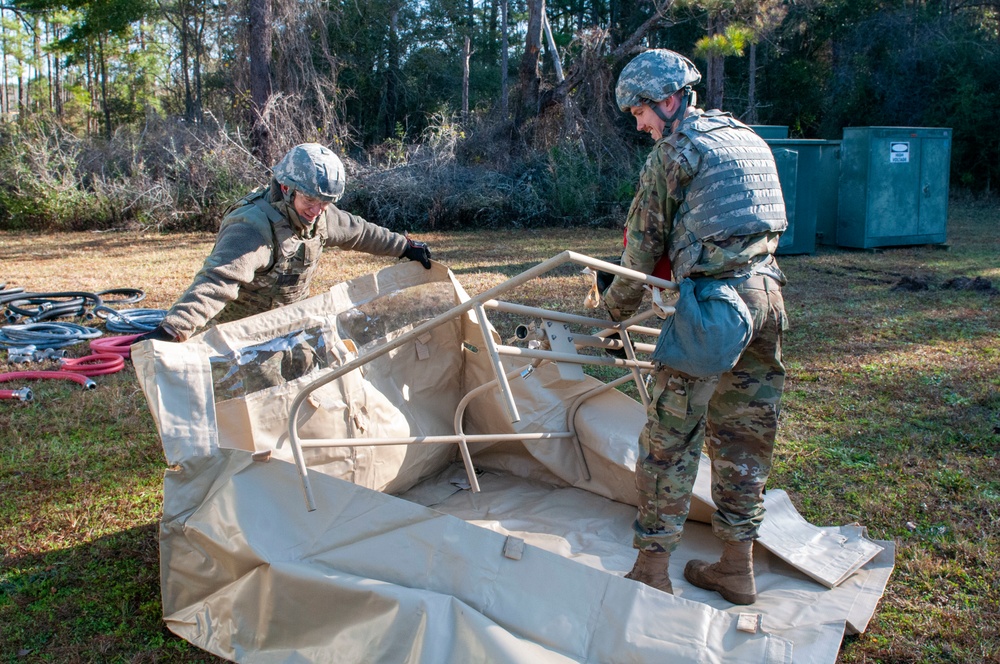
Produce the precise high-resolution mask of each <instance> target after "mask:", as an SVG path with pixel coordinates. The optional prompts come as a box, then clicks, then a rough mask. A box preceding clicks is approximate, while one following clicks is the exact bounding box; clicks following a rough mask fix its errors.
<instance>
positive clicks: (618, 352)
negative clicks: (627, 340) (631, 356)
mask: <svg viewBox="0 0 1000 664" xmlns="http://www.w3.org/2000/svg"><path fill="white" fill-rule="evenodd" d="M604 338H605V339H607V340H608V341H621V339H622V338H621V335H619V334H618V333H617V332H613V333H611V334H609V335H608V336H606V337H604ZM604 352H605V353H607V354H608V355H610V356H611V357H617V358H618V359H619V360H627V359H628V355H626V354H625V349H624V348H605V349H604Z"/></svg>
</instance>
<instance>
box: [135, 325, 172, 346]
mask: <svg viewBox="0 0 1000 664" xmlns="http://www.w3.org/2000/svg"><path fill="white" fill-rule="evenodd" d="M147 339H152V340H153V341H177V336H176V335H175V334H174V333H173V332H172V331H171V328H168V327H167V326H165V325H163V324H162V323H161V324H160V325H158V326H157V327H156V329H155V330H152V331H150V332H146V333H144V334H141V335H140V336H139V338H138V339H136V340H135V342H136V343H138V342H140V341H146V340H147Z"/></svg>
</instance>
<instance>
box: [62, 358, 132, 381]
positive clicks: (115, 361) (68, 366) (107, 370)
mask: <svg viewBox="0 0 1000 664" xmlns="http://www.w3.org/2000/svg"><path fill="white" fill-rule="evenodd" d="M60 362H62V364H61V365H60V367H59V370H60V371H69V372H72V373H78V374H80V375H81V376H103V375H105V374H112V373H117V372H119V371H121V370H122V369H123V368H125V358H124V357H122V356H121V355H119V354H117V353H94V354H93V355H87V356H86V357H67V358H63V359H62V360H60Z"/></svg>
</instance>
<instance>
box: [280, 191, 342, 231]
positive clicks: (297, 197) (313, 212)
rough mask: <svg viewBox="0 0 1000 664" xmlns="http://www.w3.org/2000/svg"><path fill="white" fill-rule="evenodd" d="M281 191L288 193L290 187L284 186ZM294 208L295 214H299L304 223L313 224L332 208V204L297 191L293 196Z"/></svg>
mask: <svg viewBox="0 0 1000 664" xmlns="http://www.w3.org/2000/svg"><path fill="white" fill-rule="evenodd" d="M281 190H282V192H284V193H288V187H286V186H284V185H282V187H281ZM292 207H293V208H295V212H297V213H298V215H299V217H301V218H302V219H303V221H306V222H308V223H312V222H314V221H316V217H318V216H319V215H321V214H323V212H325V211H326V209H327V208H328V207H330V202H329V201H324V200H322V199H319V198H313V197H312V196H306V195H305V194H303V193H302V192H301V191H296V192H295V194H294V195H293V196H292Z"/></svg>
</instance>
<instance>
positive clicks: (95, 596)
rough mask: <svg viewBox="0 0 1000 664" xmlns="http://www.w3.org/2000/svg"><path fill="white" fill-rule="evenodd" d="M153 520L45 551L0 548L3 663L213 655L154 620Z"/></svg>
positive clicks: (158, 615)
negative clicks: (14, 551) (18, 551)
mask: <svg viewBox="0 0 1000 664" xmlns="http://www.w3.org/2000/svg"><path fill="white" fill-rule="evenodd" d="M157 528H158V524H156V523H150V524H147V525H144V526H139V527H136V528H131V529H128V530H123V531H120V532H117V533H115V534H113V535H107V536H104V537H100V538H97V539H94V540H92V541H90V542H88V543H86V544H81V545H79V546H75V547H70V548H65V549H55V550H52V551H48V552H45V553H38V554H26V555H16V554H15V555H9V554H8V555H7V556H5V557H4V559H3V567H2V570H3V571H2V572H0V624H2V625H3V629H2V630H0V658H2V661H6V662H26V663H30V662H43V661H45V662H72V661H95V660H93V659H92V657H93V655H94V653H100V656H101V659H100V661H102V662H185V663H187V662H206V663H207V662H221V661H224V660H221V659H219V658H217V657H215V656H213V655H210V654H208V653H206V652H204V651H201V650H199V649H197V648H195V647H194V646H192V645H190V644H189V643H187V642H186V641H184V640H182V639H181V638H180V637H177V636H175V635H173V634H171V633H170V632H169V631H168V630H167V628H166V626H165V624H164V622H163V619H162V609H161V604H160V588H159V551H158V543H157Z"/></svg>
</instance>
